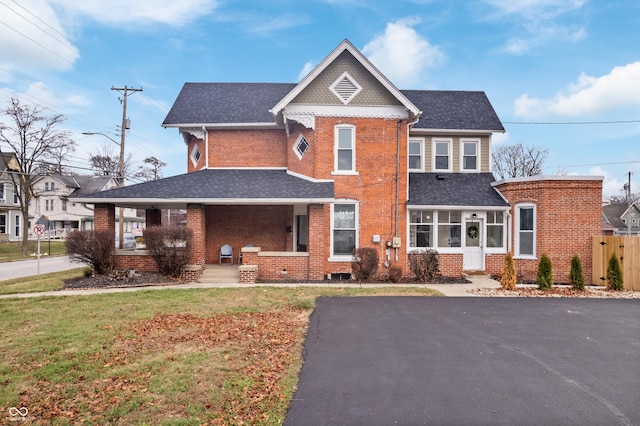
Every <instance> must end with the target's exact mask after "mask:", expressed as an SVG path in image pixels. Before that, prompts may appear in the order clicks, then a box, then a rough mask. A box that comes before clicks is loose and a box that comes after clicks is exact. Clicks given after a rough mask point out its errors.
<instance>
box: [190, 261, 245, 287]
mask: <svg viewBox="0 0 640 426" xmlns="http://www.w3.org/2000/svg"><path fill="white" fill-rule="evenodd" d="M239 277H240V273H239V272H238V265H218V264H207V265H205V270H204V272H203V273H202V276H201V277H200V279H199V280H198V282H199V283H207V284H216V283H237V282H238V280H239Z"/></svg>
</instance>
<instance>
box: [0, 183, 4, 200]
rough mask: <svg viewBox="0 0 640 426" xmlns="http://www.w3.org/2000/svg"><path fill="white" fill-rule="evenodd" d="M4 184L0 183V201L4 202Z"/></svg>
mask: <svg viewBox="0 0 640 426" xmlns="http://www.w3.org/2000/svg"><path fill="white" fill-rule="evenodd" d="M4 199H5V196H4V183H2V182H0V200H4Z"/></svg>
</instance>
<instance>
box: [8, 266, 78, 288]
mask: <svg viewBox="0 0 640 426" xmlns="http://www.w3.org/2000/svg"><path fill="white" fill-rule="evenodd" d="M83 270H84V267H82V268H77V269H70V270H68V271H62V272H54V273H51V274H42V275H33V276H30V277H22V278H14V279H10V280H3V281H0V295H2V294H18V293H35V292H42V291H54V290H59V289H61V288H62V286H63V284H64V280H66V279H69V278H76V277H81V276H82V271H83Z"/></svg>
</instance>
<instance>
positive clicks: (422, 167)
mask: <svg viewBox="0 0 640 426" xmlns="http://www.w3.org/2000/svg"><path fill="white" fill-rule="evenodd" d="M411 143H419V144H420V168H417V169H411V168H409V157H411V153H410V152H409V145H410V144H411ZM407 170H409V171H410V172H424V138H409V142H408V143H407Z"/></svg>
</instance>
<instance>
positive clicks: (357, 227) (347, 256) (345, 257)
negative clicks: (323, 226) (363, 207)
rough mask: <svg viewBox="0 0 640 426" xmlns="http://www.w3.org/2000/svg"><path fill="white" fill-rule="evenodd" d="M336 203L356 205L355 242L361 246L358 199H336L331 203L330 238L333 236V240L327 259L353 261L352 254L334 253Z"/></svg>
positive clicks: (331, 260) (356, 246) (330, 260)
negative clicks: (334, 211) (334, 213)
mask: <svg viewBox="0 0 640 426" xmlns="http://www.w3.org/2000/svg"><path fill="white" fill-rule="evenodd" d="M336 204H353V205H354V206H355V215H356V218H355V221H356V244H355V248H358V247H360V206H359V204H358V202H357V201H354V200H336V201H335V202H334V203H332V204H331V213H330V215H331V230H330V234H331V236H330V238H331V242H330V244H329V245H330V247H329V250H330V251H329V259H327V260H328V261H329V262H351V260H352V258H353V256H352V255H338V256H336V255H334V254H333V231H334V229H333V219H334V217H333V207H334V206H335V205H336Z"/></svg>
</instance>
